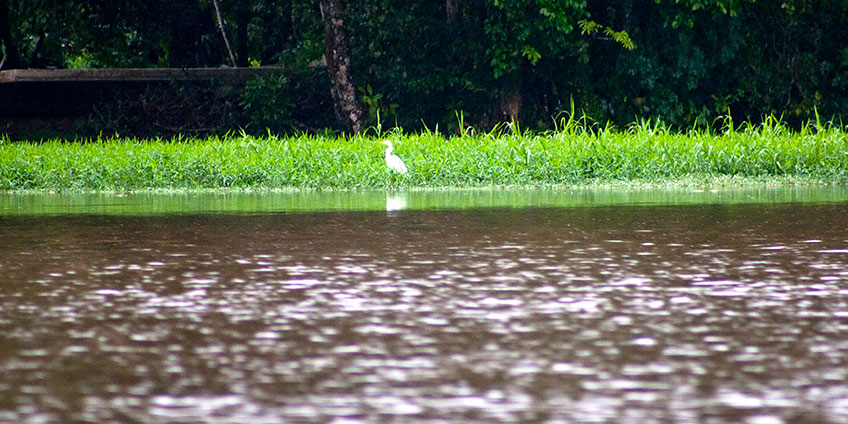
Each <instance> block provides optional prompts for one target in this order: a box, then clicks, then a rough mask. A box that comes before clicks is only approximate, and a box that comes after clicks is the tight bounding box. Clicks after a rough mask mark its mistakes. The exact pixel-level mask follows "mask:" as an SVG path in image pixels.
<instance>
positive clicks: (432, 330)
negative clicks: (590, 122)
mask: <svg viewBox="0 0 848 424" xmlns="http://www.w3.org/2000/svg"><path fill="white" fill-rule="evenodd" d="M840 193H841V194H838V195H836V196H835V197H834V196H830V197H827V196H826V197H825V198H826V201H807V200H805V201H796V198H795V197H793V196H789V197H785V196H783V195H777V196H776V197H775V196H771V197H768V196H767V197H766V198H765V199H762V198H757V197H756V196H754V197H750V196H748V195H740V196H738V197H733V199H734V200H733V201H727V200H726V199H724V200H721V199H720V200H721V201H716V202H711V201H709V199H707V200H704V199H701V200H698V201H680V202H677V203H675V202H674V201H673V199H671V200H669V198H668V195H667V194H662V193H661V194H660V197H659V198H661V199H663V200H662V201H645V200H643V201H615V200H613V201H608V202H606V203H604V202H595V203H593V202H591V201H588V202H582V203H580V204H569V205H564V206H563V205H559V206H557V205H552V204H546V203H545V202H544V201H538V202H530V203H532V204H531V205H530V206H527V205H526V204H524V205H522V204H512V205H511V206H507V205H500V204H495V205H493V206H485V205H484V206H480V204H479V202H478V201H473V202H470V203H466V204H465V206H463V207H456V208H451V207H438V205H437V206H433V205H434V202H433V201H432V199H431V200H428V201H426V202H425V201H423V200H420V198H415V196H411V197H410V198H405V197H401V198H400V199H399V200H398V199H394V200H393V199H391V198H389V199H386V196H385V194H380V195H373V194H372V196H378V197H379V196H382V197H379V199H382V200H380V202H388V203H387V204H386V206H388V208H387V209H389V210H374V209H375V208H369V207H364V208H362V209H363V210H344V209H346V207H345V204H346V203H345V202H341V203H343V204H342V205H341V206H339V205H338V204H337V203H332V201H330V203H326V202H325V203H322V204H324V205H327V204H335V205H336V207H323V208H318V209H320V210H318V211H312V212H310V211H305V210H300V208H299V207H298V208H292V209H290V210H280V207H279V205H280V204H281V203H273V202H272V203H273V204H274V205H276V208H264V209H263V208H261V207H258V208H257V206H256V204H255V201H256V198H253V199H254V200H253V201H254V203H250V204H252V205H253V207H254V208H257V209H256V210H251V209H250V206H248V207H238V208H236V207H225V206H221V203H220V201H209V200H208V199H207V200H204V201H201V202H200V204H202V205H206V206H204V207H203V208H197V207H195V208H194V209H191V208H190V209H188V210H183V211H182V212H175V211H174V210H171V209H168V207H163V209H162V210H152V211H151V210H144V211H143V212H144V213H138V214H134V213H133V212H132V209H120V208H118V209H120V210H119V211H118V212H115V210H114V209H109V212H108V213H101V212H92V210H91V209H86V210H82V211H80V210H77V209H74V208H76V207H77V206H79V204H80V203H85V202H92V201H94V200H92V199H88V200H78V201H75V202H70V201H67V199H66V200H64V201H63V200H61V198H60V200H47V201H44V200H43V199H37V200H34V198H27V199H24V200H21V198H17V197H6V198H4V199H0V200H2V202H0V206H2V207H3V208H5V209H3V208H0V210H2V211H4V212H5V214H0V422H39V423H40V422H143V423H195V422H210V423H244V422H258V423H277V422H280V423H359V422H368V423H370V422H397V423H443V422H469V423H500V422H505V423H512V422H522V423H523V422H551V423H736V422H738V423H751V424H767V423H829V422H833V423H839V422H848V383H846V381H848V229H846V224H848V200H846V199H848V196H846V195H845V193H844V190H843V192H840ZM208 196H214V195H208ZM256 196H259V197H258V198H261V197H262V195H261V194H258V195H256ZM280 196H284V195H280ZM321 196H325V199H327V198H332V196H333V195H332V194H323V195H321ZM327 196H329V197H327ZM344 196H355V195H354V194H348V195H344ZM429 196H435V195H432V194H431V195H429ZM486 196H490V194H487V195H486ZM491 196H494V197H497V196H498V194H497V193H494V194H491ZM581 196H584V197H585V193H583V194H581ZM628 196H630V195H626V196H625V197H627V198H628V199H630V198H631V197H628ZM706 196H709V192H707V194H706ZM746 196H748V197H746ZM390 197H391V196H390ZM519 197H520V196H519ZM672 197H673V196H672ZM604 198H606V197H604ZM649 198H652V199H656V198H657V196H656V195H653V197H651V196H649ZM10 199H11V200H10ZM97 199H99V200H96V201H94V202H95V203H96V202H100V203H108V204H109V205H112V206H114V205H115V204H120V203H121V201H122V200H120V199H119V198H114V199H113V198H109V197H105V198H104V197H99V198H97ZM104 199H105V200H104ZM416 199H417V200H416ZM136 200H138V199H136ZM184 200H185V199H183V205H184V203H185V202H184ZM219 200H220V199H219ZM478 200H479V199H478ZM537 200H538V199H537ZM684 200H685V199H684ZM157 201H160V202H165V203H167V202H166V201H164V200H161V199H159V200H157ZM262 201H264V200H261V201H260V203H261V202H262ZM370 201H374V200H373V199H372V200H369V202H370ZM33 202H35V203H38V205H39V206H36V207H35V209H30V210H29V212H26V211H24V212H20V213H15V211H16V209H15V208H16V207H18V206H20V205H21V204H28V205H31V204H32V203H33ZM51 202H52V203H51ZM63 202H66V203H67V204H72V205H74V206H73V208H71V209H68V210H62V209H61V208H59V209H57V208H58V206H56V205H59V204H62V203H63ZM210 202H211V204H212V205H213V206H211V207H210V206H209V205H210ZM216 202H217V203H216ZM275 202H276V201H275ZM279 202H284V201H283V200H280V201H279ZM416 202H421V204H427V205H430V207H422V208H420V209H416V208H410V207H409V206H408V204H412V205H414V204H416ZM147 203H149V202H145V204H147ZM224 203H226V202H224ZM248 203H249V202H248ZM435 203H438V202H435ZM160 204H161V203H160ZM15 205H18V206H15ZM44 205H47V206H44ZM215 205H217V206H215ZM260 206H261V205H260ZM101 207H102V208H105V207H107V206H103V205H101ZM102 208H101V209H96V210H98V211H102V210H103V209H102ZM348 209H349V208H348ZM21 210H22V209H21ZM33 211H35V212H33ZM45 211H46V212H45Z"/></svg>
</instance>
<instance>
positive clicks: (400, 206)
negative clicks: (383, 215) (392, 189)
mask: <svg viewBox="0 0 848 424" xmlns="http://www.w3.org/2000/svg"><path fill="white" fill-rule="evenodd" d="M404 209H406V195H401V194H389V195H386V212H391V211H401V210H404Z"/></svg>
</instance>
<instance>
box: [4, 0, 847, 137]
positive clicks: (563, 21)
mask: <svg viewBox="0 0 848 424" xmlns="http://www.w3.org/2000/svg"><path fill="white" fill-rule="evenodd" d="M216 1H217V4H216ZM216 6H217V11H216ZM219 16H220V21H221V22H222V23H223V30H224V31H222V28H221V27H220V26H219ZM334 25H335V26H334ZM339 30H340V31H341V32H340V33H339V32H338V31H339ZM333 31H337V32H333ZM224 33H225V34H226V37H227V38H226V39H227V40H228V41H229V44H230V46H229V48H228V46H227V44H226V43H225V37H224ZM339 35H341V36H342V37H343V40H344V43H346V45H343V46H342V50H341V51H339V50H338V46H336V45H332V46H331V45H329V44H328V43H332V42H333V41H332V40H333V38H332V37H334V36H339ZM0 37H2V41H3V43H2V53H3V57H4V59H3V64H2V67H3V69H12V68H28V67H32V68H51V67H55V68H106V67H118V68H135V67H142V68H148V67H176V68H189V67H232V66H234V65H235V66H237V67H256V66H276V67H280V68H281V69H282V70H283V71H282V73H281V76H280V77H277V78H276V79H271V80H269V79H267V78H266V79H265V80H261V81H253V82H251V83H249V84H248V87H249V88H251V89H252V91H250V92H249V93H248V95H247V96H244V95H243V96H242V97H241V98H240V99H241V100H240V101H241V102H242V103H243V105H244V106H245V108H252V109H251V110H253V111H254V113H255V114H259V115H261V118H262V119H264V120H265V121H264V122H265V124H267V125H268V126H274V125H277V126H279V127H281V128H288V129H297V128H301V129H302V128H303V127H308V126H314V125H318V124H315V123H311V124H310V123H304V122H302V121H298V120H297V119H294V118H293V116H295V117H296V113H295V112H294V111H295V110H297V109H298V108H301V107H304V105H303V104H302V103H303V102H304V101H306V100H304V99H307V98H308V99H311V100H309V101H312V102H318V103H320V102H329V103H333V102H335V103H336V112H337V113H336V117H338V119H339V120H342V122H338V121H336V120H335V119H333V116H332V108H331V107H330V108H327V109H326V111H327V115H328V116H325V117H323V118H322V119H323V120H316V121H315V122H327V123H329V124H328V125H336V126H337V127H342V128H343V127H348V128H350V126H351V125H352V124H351V122H344V119H345V118H344V113H341V114H339V113H338V112H339V111H340V110H339V102H340V101H342V100H340V99H338V98H336V97H333V98H332V100H328V99H331V96H330V94H329V93H330V92H331V91H333V92H334V93H335V94H336V95H339V90H340V89H341V88H340V87H341V86H340V85H339V81H338V79H337V78H336V77H335V75H334V72H336V74H338V72H340V70H339V69H338V68H337V69H335V70H334V69H329V71H330V72H328V63H330V64H331V65H332V64H333V63H335V66H337V67H338V66H339V65H338V64H339V63H341V64H342V65H344V66H343V67H342V69H341V71H344V72H347V74H346V75H347V78H348V80H347V83H348V84H349V87H350V88H351V89H352V90H354V92H355V102H356V104H357V106H358V107H359V108H360V112H359V113H361V117H360V119H361V120H362V124H363V125H374V124H375V123H376V120H377V116H378V114H379V116H380V119H381V120H382V122H383V125H384V127H385V126H387V125H389V126H390V125H394V124H397V125H400V126H402V127H403V128H405V129H408V130H413V129H417V128H421V127H423V126H424V125H426V126H428V127H429V128H431V129H432V128H433V127H434V126H435V125H437V124H438V125H440V128H454V129H456V127H457V126H458V125H472V126H475V127H481V128H485V127H491V126H493V125H495V124H497V123H498V122H503V121H511V120H517V121H519V122H521V124H522V125H523V126H524V127H532V128H540V129H546V128H551V127H552V126H553V125H554V121H555V119H556V118H557V117H562V116H565V115H567V114H570V113H572V111H574V112H576V113H581V114H585V115H586V116H588V117H590V118H592V119H593V120H595V121H598V122H611V123H613V124H615V125H619V126H625V125H627V124H628V123H631V122H634V121H638V120H640V119H653V120H660V121H662V122H665V123H667V124H669V125H672V126H676V127H680V128H686V127H691V126H708V125H713V124H714V123H715V122H716V121H717V120H718V119H721V118H722V117H727V116H730V117H732V118H733V120H734V121H737V122H741V121H751V122H758V121H759V120H761V119H763V118H764V117H767V116H772V117H777V118H779V119H781V120H783V121H784V122H787V123H789V124H790V125H792V124H798V123H801V122H805V121H807V120H810V119H815V117H816V114H818V116H819V117H820V119H832V120H836V121H837V122H839V121H841V120H842V118H843V117H844V116H845V114H846V111H848V0H820V1H803V0H786V1H755V0H679V1H659V0H621V1H613V2H608V1H592V0H565V1H555V0H512V1H505V0H403V1H400V0H358V1H357V0H349V1H343V0H321V1H318V0H315V1H308V0H306V1H304V0H243V1H233V0H143V1H142V0H129V1H112V0H78V1H62V0H0ZM331 48H332V50H333V51H332V52H331ZM230 52H232V55H231V54H230ZM333 55H338V56H336V57H331V56H333ZM339 61H341V62H339ZM331 62H332V63H331ZM347 65H349V67H347ZM250 84H252V85H250ZM303 93H313V94H312V95H310V96H307V95H304V94H303ZM314 93H319V94H320V95H318V96H317V97H316V95H314ZM316 99H317V100H316ZM322 99H323V100H322ZM310 110H321V109H320V108H313V109H310ZM342 112H344V111H342ZM459 116H461V117H462V121H460V120H459V119H458V117H459ZM262 119H260V121H262ZM280 121H286V122H282V123H281V122H280Z"/></svg>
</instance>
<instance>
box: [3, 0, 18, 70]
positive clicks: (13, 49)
mask: <svg viewBox="0 0 848 424" xmlns="http://www.w3.org/2000/svg"><path fill="white" fill-rule="evenodd" d="M0 45H2V46H3V48H4V55H3V59H2V60H0V69H15V68H19V67H20V66H21V63H20V57H19V56H18V47H17V45H15V40H14V39H13V38H12V25H11V22H10V21H9V2H8V0H0Z"/></svg>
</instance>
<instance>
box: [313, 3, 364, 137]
mask: <svg viewBox="0 0 848 424" xmlns="http://www.w3.org/2000/svg"><path fill="white" fill-rule="evenodd" d="M344 10H345V5H344V2H343V0H321V16H322V19H323V21H324V29H325V34H326V35H325V37H324V45H325V60H326V61H327V72H329V74H330V79H331V80H332V81H333V88H332V90H331V94H332V96H333V105H334V107H335V112H336V119H337V120H338V122H339V123H340V124H342V125H345V126H346V127H347V128H348V129H350V130H351V131H353V132H354V133H357V132H359V131H361V130H362V129H363V126H364V122H363V113H362V107H361V106H360V105H359V102H358V101H357V99H356V89H355V88H354V85H353V81H352V80H351V71H350V53H349V51H348V47H347V39H346V36H345V20H344Z"/></svg>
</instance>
